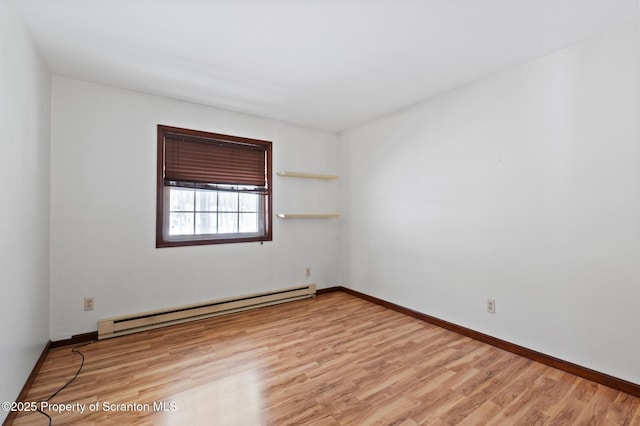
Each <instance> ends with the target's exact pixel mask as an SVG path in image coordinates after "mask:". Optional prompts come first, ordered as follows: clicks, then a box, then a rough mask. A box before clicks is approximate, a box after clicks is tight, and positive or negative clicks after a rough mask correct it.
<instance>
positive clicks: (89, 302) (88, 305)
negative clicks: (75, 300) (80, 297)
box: [84, 297, 95, 311]
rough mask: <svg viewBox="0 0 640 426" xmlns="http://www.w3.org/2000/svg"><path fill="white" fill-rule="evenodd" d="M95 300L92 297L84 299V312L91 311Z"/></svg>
mask: <svg viewBox="0 0 640 426" xmlns="http://www.w3.org/2000/svg"><path fill="white" fill-rule="evenodd" d="M94 302H95V300H94V299H93V297H85V298H84V310H85V311H93V308H94Z"/></svg>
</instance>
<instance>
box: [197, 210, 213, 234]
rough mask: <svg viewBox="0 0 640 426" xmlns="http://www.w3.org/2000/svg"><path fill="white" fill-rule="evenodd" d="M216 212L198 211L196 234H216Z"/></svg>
mask: <svg viewBox="0 0 640 426" xmlns="http://www.w3.org/2000/svg"><path fill="white" fill-rule="evenodd" d="M216 224H217V215H216V213H196V234H215V233H216Z"/></svg>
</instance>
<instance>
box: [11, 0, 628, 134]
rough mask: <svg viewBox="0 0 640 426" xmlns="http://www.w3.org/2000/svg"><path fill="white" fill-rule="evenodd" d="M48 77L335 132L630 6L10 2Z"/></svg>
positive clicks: (570, 1)
mask: <svg viewBox="0 0 640 426" xmlns="http://www.w3.org/2000/svg"><path fill="white" fill-rule="evenodd" d="M14 2H15V4H16V7H17V9H18V12H19V13H20V15H21V17H22V19H23V21H24V23H25V25H26V27H27V29H28V31H29V32H30V34H31V35H32V37H33V39H34V41H35V42H36V44H37V46H38V47H39V49H40V51H41V53H42V55H43V57H44V60H45V61H46V63H47V65H48V67H49V69H50V71H51V72H52V73H54V74H58V75H63V76H69V77H73V78H77V79H81V80H86V81H91V82H96V83H100V84H105V85H109V86H115V87H121V88H125V89H131V90H135V91H140V92H144V93H149V94H154V95H160V96H166V97H170V98H175V99H180V100H184V101H189V102H194V103H199V104H204V105H210V106H215V107H220V108H224V109H229V110H234V111H240V112H245V113H250V114H256V115H259V116H263V117H268V118H273V119H278V120H283V121H288V122H293V123H298V124H302V125H307V126H312V127H316V128H320V129H325V130H330V131H336V132H339V131H342V130H345V129H348V128H351V127H353V126H356V125H358V124H360V123H363V122H366V121H368V120H371V119H373V118H376V117H379V116H381V115H384V114H387V113H389V112H392V111H395V110H398V109H401V108H403V107H406V106H408V105H411V104H414V103H416V102H419V101H420V100H423V99H426V98H429V97H432V96H434V95H437V94H439V93H443V92H446V91H448V90H451V89H453V88H455V87H458V86H461V85H464V84H467V83H469V82H471V81H474V80H477V79H479V78H482V77H484V76H488V75H490V74H493V73H496V72H499V71H502V70H505V69H508V68H510V67H513V66H516V65H519V64H522V63H525V62H528V61H531V60H533V59H535V58H538V57H541V56H544V55H546V54H549V53H552V52H554V51H557V50H559V49H561V48H564V47H567V46H569V45H571V44H573V43H576V42H578V41H580V40H584V39H586V38H590V37H593V36H595V35H598V34H601V33H603V32H606V31H609V30H611V29H614V28H618V27H621V26H624V25H626V24H629V23H631V22H634V21H637V20H638V3H639V2H638V0H14Z"/></svg>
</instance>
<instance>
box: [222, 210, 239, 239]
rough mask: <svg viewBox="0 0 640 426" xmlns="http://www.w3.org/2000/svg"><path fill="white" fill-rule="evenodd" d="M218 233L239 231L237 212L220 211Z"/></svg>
mask: <svg viewBox="0 0 640 426" xmlns="http://www.w3.org/2000/svg"><path fill="white" fill-rule="evenodd" d="M218 220H219V223H218V233H220V234H233V233H237V232H238V214H237V213H218Z"/></svg>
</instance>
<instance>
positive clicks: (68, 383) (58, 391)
mask: <svg viewBox="0 0 640 426" xmlns="http://www.w3.org/2000/svg"><path fill="white" fill-rule="evenodd" d="M93 342H95V340H92V341H91V342H87V343H83V344H82V345H78V346H74V347H73V349H71V352H75V353H77V354H78V355H80V356H81V357H82V362H81V363H80V368H78V371H76V374H75V375H74V376H73V377H72V378H71V379H69V381H67V383H65V384H64V385H63V386H62V387H61V388H60V389H58V390H57V391H55V392H54V393H53V394H52V395H51V396H50V397H49V398H47V399H43V400H40V401H38V410H37V411H38V413H40V414H42V415H43V416H46V417H47V418H48V419H49V426H51V424H52V421H53V420H52V419H51V416H50V415H49V414H47V413H45V412H44V411H42V409H41V406H42V403H43V402H49V401H51V400H52V399H53V398H54V397H55V396H56V395H58V394H59V393H60V392H62V391H63V390H64V389H65V388H66V387H67V386H69V385H70V384H71V383H72V382H73V381H74V380H75V379H76V378H77V377H78V374H80V372H81V371H82V367H84V354H83V353H82V352H80V351H79V350H78V349H79V348H83V347H85V346H87V345H90V344H91V343H93Z"/></svg>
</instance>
